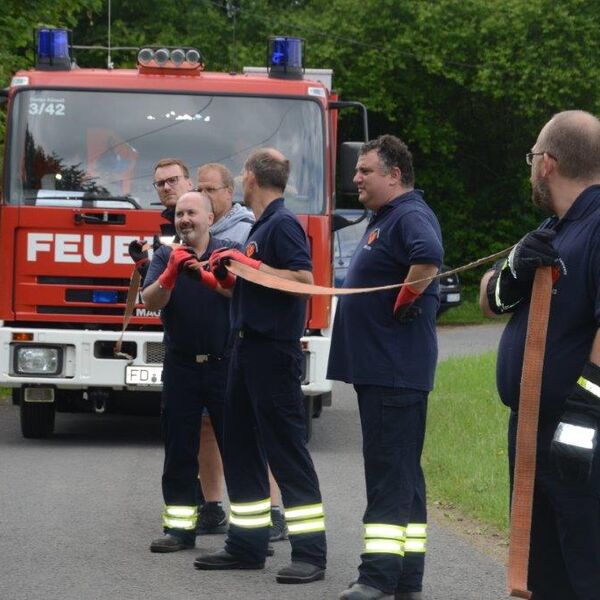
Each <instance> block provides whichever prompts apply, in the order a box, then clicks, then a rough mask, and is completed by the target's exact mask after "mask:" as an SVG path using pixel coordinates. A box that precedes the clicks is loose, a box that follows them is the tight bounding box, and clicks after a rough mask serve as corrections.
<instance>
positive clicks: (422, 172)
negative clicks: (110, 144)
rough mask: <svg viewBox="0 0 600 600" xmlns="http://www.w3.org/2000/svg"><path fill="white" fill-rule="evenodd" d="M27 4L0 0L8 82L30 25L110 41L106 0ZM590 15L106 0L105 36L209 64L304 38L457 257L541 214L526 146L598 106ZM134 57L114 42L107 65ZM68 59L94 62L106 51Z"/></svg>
mask: <svg viewBox="0 0 600 600" xmlns="http://www.w3.org/2000/svg"><path fill="white" fill-rule="evenodd" d="M28 4H29V8H28V10H26V11H24V10H23V9H22V8H21V4H20V3H19V4H18V3H17V2H16V1H15V0H7V1H6V2H5V4H4V17H3V18H2V20H0V34H1V35H2V36H3V40H4V42H5V43H4V45H3V46H2V47H1V48H0V58H1V59H2V60H0V83H2V84H3V85H5V84H6V83H7V82H8V79H9V77H10V74H11V73H12V72H14V71H15V70H16V69H17V68H20V67H23V66H26V65H27V63H28V60H27V52H29V51H30V50H29V47H30V44H31V41H32V28H33V27H34V26H35V25H39V24H41V23H52V24H55V25H57V24H60V25H67V26H72V27H73V29H74V32H73V36H74V39H75V41H76V43H77V44H81V45H98V44H102V45H105V44H106V41H107V39H108V3H107V2H106V1H102V0H92V1H89V0H88V1H86V2H83V0H56V1H53V2H50V1H49V0H38V1H35V2H30V3H28ZM599 17H600V4H598V3H593V2H587V1H586V0H564V1H563V2H560V3H558V4H557V3H556V2H551V1H550V0H504V1H503V2H496V1H495V0H436V1H432V0H429V1H425V0H404V1H403V2H398V1H397V0H370V1H369V2H364V1H361V0H330V1H329V2H326V3H325V2H321V1H320V0H285V1H281V0H278V1H275V0H236V1H233V0H181V1H180V2H178V3H168V2H167V3H159V4H153V5H148V4H147V3H144V2H141V0H123V1H121V2H118V3H117V2H113V3H112V10H111V31H110V33H111V45H112V46H113V47H115V46H117V47H139V46H143V45H183V44H187V45H193V46H198V47H200V48H201V49H202V51H203V53H204V56H205V60H206V63H207V68H209V69H211V70H225V71H228V70H235V71H239V70H241V67H242V65H245V64H263V63H264V58H265V40H266V38H267V37H268V36H269V35H271V34H274V33H279V34H288V35H300V36H302V37H304V38H305V40H306V47H307V66H309V67H329V68H333V69H334V73H335V78H334V81H335V87H336V89H337V91H338V92H339V93H340V94H341V96H342V97H343V98H346V99H354V100H359V101H361V102H363V103H364V104H366V105H367V107H368V108H369V111H370V127H371V132H370V133H371V137H373V136H376V135H379V134H381V133H394V134H396V135H399V136H400V137H401V138H403V139H404V140H405V141H406V142H407V143H408V145H409V147H410V148H411V149H412V151H413V154H414V158H415V165H416V171H417V185H418V186H419V187H421V188H424V189H425V190H426V198H427V199H428V201H429V202H430V204H431V205H432V206H433V207H434V209H435V210H436V212H437V213H438V216H439V218H440V221H441V223H442V227H443V231H444V235H445V245H446V249H447V258H446V262H447V263H448V264H455V265H458V264H461V263H464V262H466V261H468V260H471V259H474V258H475V257H478V256H481V255H483V254H486V253H491V252H493V251H496V250H499V249H501V248H503V247H505V246H507V245H509V244H511V243H513V242H514V241H515V240H516V239H518V238H519V237H520V236H521V235H522V234H523V233H524V232H525V231H526V230H527V229H530V228H531V227H533V226H534V225H535V223H536V222H537V221H539V220H540V218H541V215H539V214H538V213H536V212H535V210H534V209H533V207H532V205H531V202H530V201H529V195H530V192H529V182H528V175H529V172H528V170H527V168H526V166H525V165H524V162H523V155H524V154H525V152H527V151H528V150H529V148H530V147H531V145H532V144H533V143H534V141H535V138H536V136H537V133H538V131H539V129H540V128H541V126H542V125H543V124H544V122H545V121H547V120H548V118H549V117H550V116H551V115H552V114H553V113H554V112H557V111H559V110H564V109H567V108H581V109H585V110H589V111H591V112H598V110H599V103H600V93H599V91H600V90H599V87H600V77H599V75H600V73H599V70H600V66H598V61H596V60H595V57H596V56H598V55H599V54H600V53H599V52H598V51H599V50H600V48H599V46H600V39H599V38H598V36H597V35H596V32H595V29H594V28H593V27H592V26H590V24H591V23H596V22H598V20H599ZM134 59H135V54H134V52H132V51H131V50H113V51H112V52H111V60H112V61H113V62H114V64H115V66H131V65H133V63H134ZM77 60H78V63H79V64H80V65H83V66H88V65H89V66H91V65H93V66H102V65H106V61H107V54H106V52H95V53H94V52H86V53H83V52H80V53H78V55H77ZM356 131H357V119H356V117H355V116H352V115H348V116H346V115H344V116H343V120H342V123H341V127H340V132H341V134H342V135H351V134H352V133H355V132H356ZM0 138H1V131H0ZM477 277H478V274H473V275H472V280H473V281H475V279H476V278H477Z"/></svg>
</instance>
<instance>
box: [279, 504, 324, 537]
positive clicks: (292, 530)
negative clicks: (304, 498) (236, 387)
mask: <svg viewBox="0 0 600 600" xmlns="http://www.w3.org/2000/svg"><path fill="white" fill-rule="evenodd" d="M285 520H286V522H287V527H288V532H289V534H290V535H298V534H300V533H314V532H316V531H325V515H324V513H323V505H322V504H307V505H305V506H295V507H293V508H286V509H285Z"/></svg>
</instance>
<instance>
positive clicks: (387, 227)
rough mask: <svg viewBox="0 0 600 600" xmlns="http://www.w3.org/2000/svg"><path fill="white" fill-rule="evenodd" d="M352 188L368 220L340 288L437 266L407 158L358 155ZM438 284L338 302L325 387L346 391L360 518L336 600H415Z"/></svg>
mask: <svg viewBox="0 0 600 600" xmlns="http://www.w3.org/2000/svg"><path fill="white" fill-rule="evenodd" d="M354 181H355V182H356V184H357V186H358V193H359V201H360V202H361V203H362V204H364V206H365V207H366V208H368V209H370V210H372V211H373V216H372V218H371V220H370V221H369V224H368V226H367V229H366V232H365V234H364V237H363V239H362V240H361V241H360V243H359V244H358V245H357V249H356V251H355V253H354V256H353V257H352V260H351V262H350V267H349V269H348V274H347V276H346V279H345V281H344V287H370V286H378V285H387V284H394V283H397V282H398V281H399V280H400V281H403V280H404V281H406V282H411V281H415V282H416V281H417V280H420V279H423V278H427V277H430V276H433V275H435V274H436V273H437V272H438V269H439V267H440V266H441V264H442V258H443V248H442V237H441V232H440V227H439V224H438V222H437V219H436V217H435V215H434V214H433V211H432V210H431V209H430V208H429V206H428V205H427V204H426V203H425V201H424V199H423V194H422V192H421V191H419V190H415V189H414V172H413V165H412V156H411V154H410V152H409V150H408V148H407V147H406V145H405V144H404V143H403V142H402V141H401V140H399V139H398V138H396V137H394V136H390V135H385V136H382V137H380V138H378V139H377V140H374V141H371V142H368V143H367V144H365V145H364V146H363V147H362V150H361V153H360V157H359V159H358V162H357V165H356V175H355V177H354ZM438 306H439V294H438V282H437V280H436V281H434V282H431V283H430V282H428V281H425V282H421V283H407V284H405V285H404V286H403V287H402V288H401V289H400V292H399V293H397V292H396V291H395V290H393V289H392V290H387V291H383V292H378V293H375V294H356V295H349V296H341V297H340V298H339V302H338V306H337V311H336V315H335V322H334V328H333V336H332V344H331V352H330V354H329V368H328V375H327V376H328V377H329V378H330V379H337V380H340V381H345V382H347V383H351V384H353V385H354V387H355V389H356V392H357V396H358V407H359V411H360V420H361V426H362V434H363V456H364V463H365V477H366V484H367V509H366V511H365V513H364V516H363V523H364V551H363V554H362V555H361V564H360V566H359V577H358V581H355V582H353V583H352V584H351V585H350V587H349V589H347V590H345V591H344V592H342V594H341V596H340V598H341V599H343V600H392V599H393V598H396V599H398V600H400V599H401V600H417V599H420V598H421V594H422V592H421V588H422V579H423V569H424V559H425V549H426V539H427V511H426V504H425V480H424V478H423V471H422V470H421V464H420V459H421V451H422V449H423V440H424V436H425V419H426V412H427V397H428V394H429V391H430V390H431V388H432V386H433V376H434V371H435V364H436V360H437V338H436V328H435V317H436V312H437V309H438Z"/></svg>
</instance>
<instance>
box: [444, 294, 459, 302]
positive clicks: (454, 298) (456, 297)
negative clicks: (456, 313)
mask: <svg viewBox="0 0 600 600" xmlns="http://www.w3.org/2000/svg"><path fill="white" fill-rule="evenodd" d="M446 302H460V294H446Z"/></svg>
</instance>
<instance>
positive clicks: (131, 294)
mask: <svg viewBox="0 0 600 600" xmlns="http://www.w3.org/2000/svg"><path fill="white" fill-rule="evenodd" d="M141 282H142V276H141V275H140V273H139V271H138V270H137V268H134V269H133V273H132V274H131V279H130V280H129V290H127V302H126V303H125V314H124V315H123V328H122V329H121V335H120V336H119V339H118V340H117V341H116V343H115V348H114V350H113V354H114V356H115V357H116V358H124V359H126V360H133V356H130V355H129V354H126V353H125V352H121V346H122V345H123V335H124V334H125V330H126V329H127V325H129V321H130V319H131V315H133V309H134V308H135V305H136V303H137V295H138V291H139V289H140V283H141Z"/></svg>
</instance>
